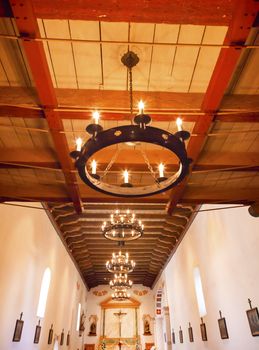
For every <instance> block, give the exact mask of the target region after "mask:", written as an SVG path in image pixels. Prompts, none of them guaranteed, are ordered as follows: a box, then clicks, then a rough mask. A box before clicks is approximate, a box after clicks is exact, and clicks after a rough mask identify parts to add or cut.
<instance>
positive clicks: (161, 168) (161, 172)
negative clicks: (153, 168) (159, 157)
mask: <svg viewBox="0 0 259 350" xmlns="http://www.w3.org/2000/svg"><path fill="white" fill-rule="evenodd" d="M164 169H165V166H164V164H163V163H160V164H159V166H158V170H159V177H164Z"/></svg>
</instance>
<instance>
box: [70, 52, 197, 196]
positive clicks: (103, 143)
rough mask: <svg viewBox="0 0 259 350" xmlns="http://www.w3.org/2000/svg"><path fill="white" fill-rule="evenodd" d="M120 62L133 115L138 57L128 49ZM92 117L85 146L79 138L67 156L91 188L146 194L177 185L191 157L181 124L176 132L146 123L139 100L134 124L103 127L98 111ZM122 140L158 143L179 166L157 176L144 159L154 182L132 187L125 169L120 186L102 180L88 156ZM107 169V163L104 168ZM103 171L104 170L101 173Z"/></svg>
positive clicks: (108, 191)
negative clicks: (174, 171) (134, 82)
mask: <svg viewBox="0 0 259 350" xmlns="http://www.w3.org/2000/svg"><path fill="white" fill-rule="evenodd" d="M121 61H122V63H123V64H124V65H125V66H126V67H127V69H128V73H129V92H130V112H131V114H133V106H132V101H133V98H132V68H133V67H134V66H135V65H136V64H137V63H138V62H139V58H138V56H137V55H136V54H135V53H134V52H132V51H128V52H127V53H126V54H125V55H124V56H123V57H122V59H121ZM93 116H94V119H95V123H92V124H89V125H88V126H87V127H86V131H87V132H88V133H89V134H90V135H91V137H90V138H89V139H88V140H87V141H86V142H85V144H84V145H83V142H82V140H81V139H80V145H79V147H77V150H76V151H73V152H71V153H70V156H71V157H72V158H74V159H75V167H76V168H77V170H78V173H79V176H80V178H81V179H82V181H83V182H84V183H85V184H87V185H88V186H90V187H91V188H93V189H95V190H97V191H99V192H102V193H105V194H108V195H112V196H117V197H146V196H151V195H154V194H158V193H161V192H164V191H166V190H168V189H170V188H172V187H174V186H176V185H177V184H179V183H180V182H181V181H182V180H183V179H184V177H185V176H186V175H187V174H188V171H189V165H190V163H191V159H190V158H188V156H187V152H186V149H185V143H184V141H185V140H187V139H188V138H189V137H190V133H189V132H188V131H185V130H183V129H182V127H181V126H179V127H178V131H177V132H176V133H174V134H172V133H170V132H168V131H166V130H163V129H159V128H155V127H151V126H148V124H149V123H150V122H151V117H150V116H149V115H148V114H145V113H144V104H143V102H142V101H141V103H140V104H139V113H138V115H136V116H135V118H134V124H132V125H124V126H118V127H114V128H110V129H108V130H103V128H102V126H101V125H100V124H99V123H98V120H99V114H98V112H97V111H96V112H94V115H93ZM122 143H124V144H125V143H127V144H137V143H147V144H153V145H157V146H161V147H162V148H164V149H167V150H169V151H170V152H171V154H172V156H173V157H172V158H175V156H176V157H177V159H178V163H179V167H178V170H177V172H176V173H174V174H172V175H171V176H170V177H168V178H167V177H165V176H164V175H162V176H160V175H159V177H156V176H155V174H154V171H151V168H152V167H151V166H150V164H149V163H148V162H146V163H147V165H148V168H149V170H150V172H151V175H152V176H153V178H154V182H153V184H146V185H140V186H133V185H132V184H131V183H130V182H129V181H128V173H127V171H124V173H125V172H126V173H127V174H126V175H127V176H126V175H125V179H124V183H123V184H121V185H114V184H112V183H107V182H105V181H103V177H104V176H102V177H100V176H99V175H98V174H97V173H96V164H97V163H96V161H95V160H93V161H92V167H91V166H90V159H91V158H93V156H94V155H96V153H98V152H99V151H101V150H103V149H105V148H107V147H110V146H114V145H119V144H122ZM145 161H146V160H145ZM169 163H170V160H169ZM172 163H173V162H172ZM161 165H163V164H161ZM108 168H109V164H108V166H107V168H106V169H108ZM89 169H91V171H89ZM106 172H107V171H106V170H105V171H104V173H106Z"/></svg>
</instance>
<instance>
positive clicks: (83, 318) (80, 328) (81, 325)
mask: <svg viewBox="0 0 259 350" xmlns="http://www.w3.org/2000/svg"><path fill="white" fill-rule="evenodd" d="M84 330H85V314H84V312H83V313H82V315H81V317H80V325H79V336H80V337H81V335H82V334H83V332H84Z"/></svg>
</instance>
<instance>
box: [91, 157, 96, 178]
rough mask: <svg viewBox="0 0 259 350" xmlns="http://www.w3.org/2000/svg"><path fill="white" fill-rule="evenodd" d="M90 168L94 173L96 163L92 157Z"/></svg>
mask: <svg viewBox="0 0 259 350" xmlns="http://www.w3.org/2000/svg"><path fill="white" fill-rule="evenodd" d="M91 168H92V174H94V175H95V174H96V169H97V163H96V161H95V160H94V159H93V160H92V162H91Z"/></svg>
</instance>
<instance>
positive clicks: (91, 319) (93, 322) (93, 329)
mask: <svg viewBox="0 0 259 350" xmlns="http://www.w3.org/2000/svg"><path fill="white" fill-rule="evenodd" d="M97 320H98V318H97V316H96V315H91V316H90V317H89V324H90V327H89V333H88V335H89V336H95V335H96V325H97Z"/></svg>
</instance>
